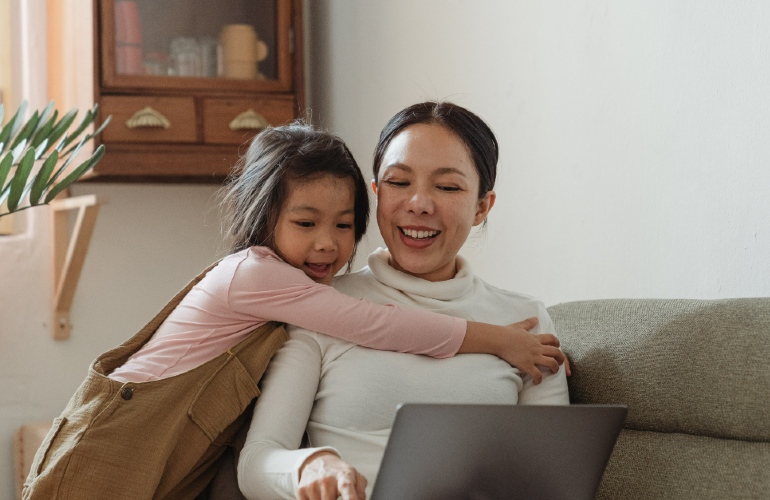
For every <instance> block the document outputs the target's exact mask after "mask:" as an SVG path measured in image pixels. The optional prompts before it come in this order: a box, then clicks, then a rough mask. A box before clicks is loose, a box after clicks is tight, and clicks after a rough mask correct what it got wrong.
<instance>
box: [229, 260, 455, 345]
mask: <svg viewBox="0 0 770 500" xmlns="http://www.w3.org/2000/svg"><path fill="white" fill-rule="evenodd" d="M228 302H229V305H230V308H231V309H232V310H233V311H235V312H238V313H240V314H248V315H253V316H255V317H258V318H263V319H266V320H272V321H279V322H282V323H289V324H292V325H296V326H299V327H302V328H306V329H308V330H312V331H315V332H319V333H323V334H325V335H329V336H331V337H336V338H339V339H342V340H346V341H348V342H353V343H355V344H358V345H361V346H364V347H370V348H372V349H379V350H383V351H396V352H409V353H413V354H424V355H427V356H431V357H434V358H447V357H451V356H454V355H455V354H457V351H458V350H459V349H460V345H461V344H462V342H463V340H464V339H465V331H466V328H467V322H466V320H464V319H462V318H455V317H452V316H447V315H444V314H438V313H433V312H429V311H424V310H419V309H409V308H404V307H400V306H395V305H380V304H374V303H371V302H367V301H365V300H360V299H355V298H353V297H350V296H348V295H345V294H343V293H342V292H338V291H337V290H335V289H334V288H332V287H331V286H327V285H321V284H318V283H316V282H314V281H313V280H311V279H310V278H308V277H307V276H306V275H305V273H303V272H302V271H300V270H299V269H296V268H294V267H292V266H290V265H288V264H286V263H285V262H282V261H278V260H277V259H270V258H257V260H256V264H255V263H254V261H252V262H249V263H247V262H242V263H241V265H240V266H239V268H238V269H237V270H236V272H235V275H234V276H233V280H232V284H231V286H230V291H229V296H228Z"/></svg>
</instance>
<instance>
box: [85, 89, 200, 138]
mask: <svg viewBox="0 0 770 500" xmlns="http://www.w3.org/2000/svg"><path fill="white" fill-rule="evenodd" d="M100 107H101V114H102V115H103V116H107V115H112V123H111V124H110V125H109V126H108V127H107V128H106V129H104V132H103V133H102V138H103V140H104V142H107V143H109V142H196V141H197V132H196V130H197V129H196V120H195V100H194V99H193V98H192V97H189V98H187V97H151V96H147V97H126V96H102V99H101V103H100Z"/></svg>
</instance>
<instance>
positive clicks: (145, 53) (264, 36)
mask: <svg viewBox="0 0 770 500" xmlns="http://www.w3.org/2000/svg"><path fill="white" fill-rule="evenodd" d="M100 5H101V14H100V18H101V21H102V25H101V40H102V51H103V52H102V62H103V66H102V84H103V86H104V87H107V88H110V87H113V88H121V87H131V88H136V87H146V88H184V89H191V88H193V89H195V88H197V89H206V88H208V87H212V88H216V89H223V88H224V89H226V88H232V89H244V88H249V89H254V90H264V91H276V90H289V89H290V88H291V52H292V49H293V47H292V33H291V29H290V28H291V5H290V1H289V0H102V1H101V4H100Z"/></svg>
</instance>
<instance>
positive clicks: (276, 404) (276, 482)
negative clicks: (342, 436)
mask: <svg viewBox="0 0 770 500" xmlns="http://www.w3.org/2000/svg"><path fill="white" fill-rule="evenodd" d="M311 335H312V334H311V333H310V332H302V331H299V332H298V331H297V329H292V332H291V333H290V337H289V340H288V341H286V343H285V344H284V345H283V346H282V347H281V348H280V349H279V350H278V352H277V353H276V354H275V356H274V357H273V359H272V360H271V361H270V365H269V366H268V369H267V371H266V372H265V375H264V376H263V377H262V381H261V382H260V387H261V389H262V394H261V395H260V397H259V398H257V404H256V406H255V407H254V416H253V418H252V420H251V426H250V427H249V432H248V434H247V437H246V443H245V444H244V446H243V450H242V451H241V453H240V458H239V460H238V486H239V487H240V489H241V492H242V493H243V494H244V496H246V498H249V499H252V498H286V499H293V498H295V495H296V490H297V484H298V482H299V468H300V466H301V465H302V464H303V463H304V461H305V460H306V459H307V458H308V457H309V456H310V455H312V454H313V453H316V452H318V451H321V450H329V451H331V452H333V453H337V451H336V450H335V449H334V448H329V447H323V448H302V449H300V443H301V442H302V436H303V434H304V432H305V428H306V427H307V423H308V420H309V418H310V413H311V411H312V409H313V402H314V400H315V395H316V391H317V390H318V383H319V381H320V379H321V359H322V358H321V351H320V346H319V345H318V343H317V342H316V341H315V340H314V339H313V338H312V336H311ZM337 454H339V453H337Z"/></svg>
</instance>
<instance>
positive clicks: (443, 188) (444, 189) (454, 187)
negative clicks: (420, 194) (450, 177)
mask: <svg viewBox="0 0 770 500" xmlns="http://www.w3.org/2000/svg"><path fill="white" fill-rule="evenodd" d="M437 187H438V188H439V189H440V190H442V191H459V190H460V188H459V187H457V186H437Z"/></svg>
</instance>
